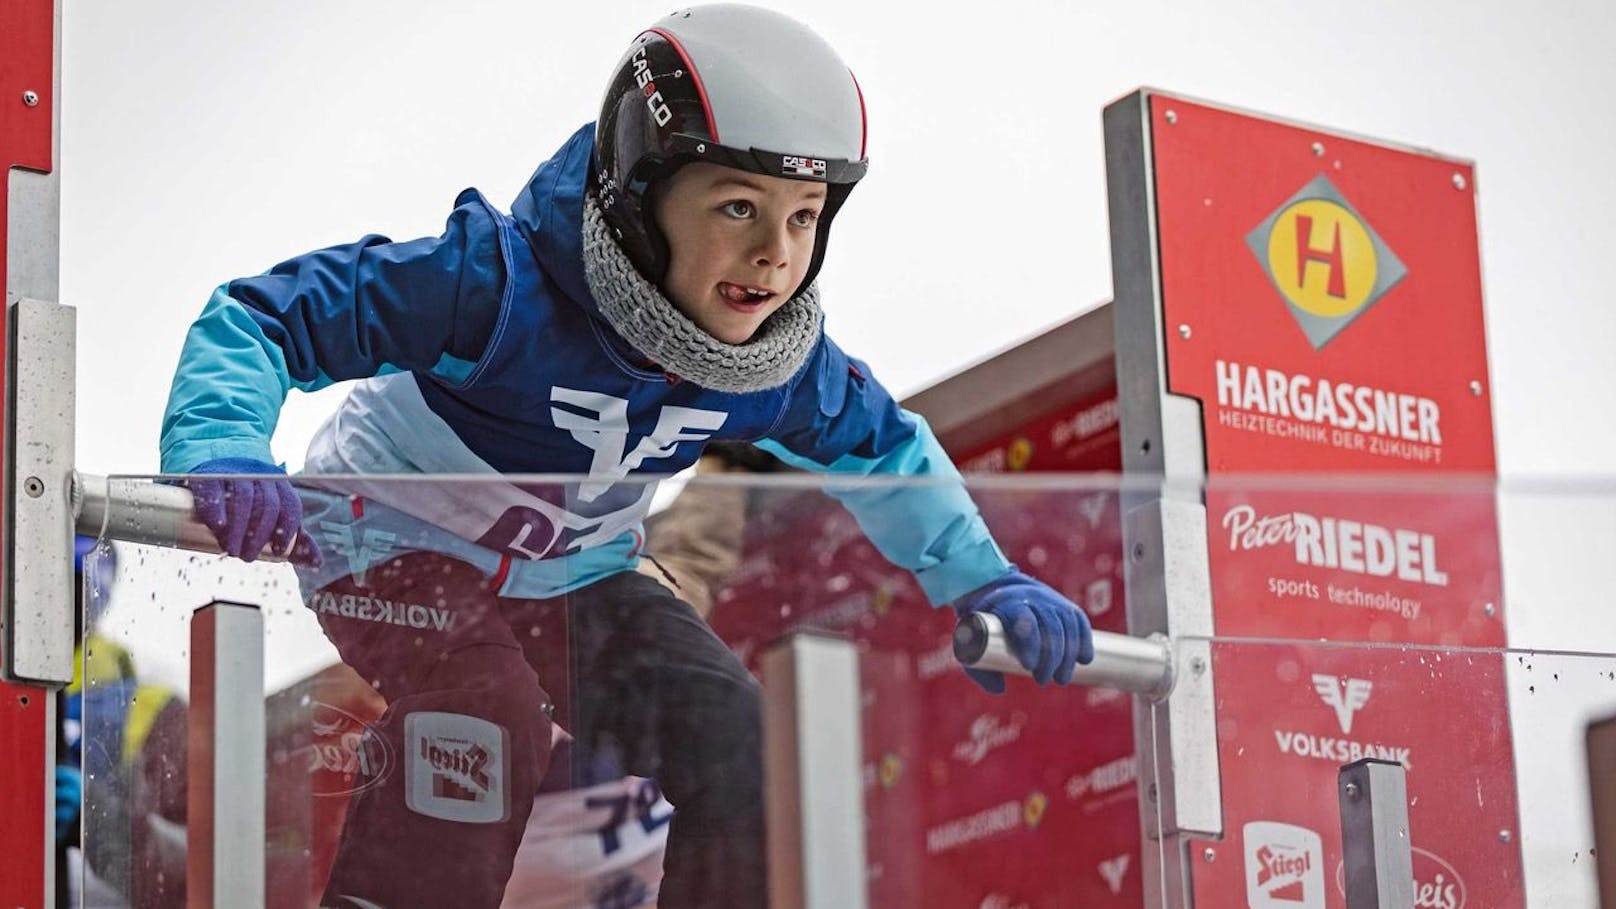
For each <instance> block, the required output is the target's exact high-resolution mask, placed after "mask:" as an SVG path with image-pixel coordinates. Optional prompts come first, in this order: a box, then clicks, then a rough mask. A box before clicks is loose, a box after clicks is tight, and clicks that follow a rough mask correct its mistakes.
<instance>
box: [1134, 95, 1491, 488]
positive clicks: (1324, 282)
mask: <svg viewBox="0 0 1616 909" xmlns="http://www.w3.org/2000/svg"><path fill="white" fill-rule="evenodd" d="M1168 110H1171V111H1172V117H1171V118H1170V119H1169V117H1168V115H1167V112H1168ZM1151 120H1152V141H1153V147H1154V161H1155V181H1156V207H1157V217H1158V221H1157V223H1158V230H1159V241H1160V242H1159V245H1160V250H1161V288H1162V307H1163V316H1164V324H1165V325H1166V326H1167V332H1166V335H1165V338H1164V343H1165V346H1166V355H1167V376H1168V387H1169V389H1170V390H1171V391H1172V392H1174V393H1176V394H1182V395H1188V396H1191V397H1195V398H1198V399H1200V401H1201V402H1202V406H1203V408H1204V414H1205V428H1206V458H1207V467H1208V469H1209V470H1210V471H1211V472H1212V473H1214V474H1218V473H1224V472H1228V471H1273V472H1293V471H1299V470H1300V471H1313V470H1325V471H1334V472H1352V473H1360V472H1385V471H1390V472H1397V473H1406V472H1426V473H1429V472H1442V473H1492V472H1493V470H1494V454H1493V436H1492V417H1491V410H1490V391H1489V387H1488V373H1487V348H1486V338H1485V333H1484V326H1483V321H1482V299H1481V269H1480V260H1479V254H1478V251H1477V250H1478V244H1477V241H1476V206H1475V197H1474V186H1475V175H1474V173H1473V170H1472V168H1471V166H1470V165H1469V164H1465V163H1461V162H1456V161H1452V160H1448V159H1443V158H1439V157H1437V156H1434V155H1428V154H1416V153H1413V152H1408V151H1402V150H1398V149H1393V148H1388V147H1386V146H1383V145H1376V144H1373V143H1369V142H1364V141H1360V140H1355V139H1347V138H1344V137H1341V136H1338V135H1333V134H1326V133H1322V132H1319V131H1317V130H1310V129H1307V128H1304V127H1300V126H1293V125H1289V124H1284V123H1278V122H1274V121H1272V120H1265V119H1261V118H1257V117H1252V116H1249V115H1245V114H1239V113H1234V112H1232V111H1226V110H1220V109H1217V108H1213V107H1207V106H1204V105H1200V104H1195V103H1191V102H1187V101H1184V100H1182V99H1179V98H1169V97H1166V96H1162V95H1157V96H1154V97H1153V98H1152V99H1151Z"/></svg>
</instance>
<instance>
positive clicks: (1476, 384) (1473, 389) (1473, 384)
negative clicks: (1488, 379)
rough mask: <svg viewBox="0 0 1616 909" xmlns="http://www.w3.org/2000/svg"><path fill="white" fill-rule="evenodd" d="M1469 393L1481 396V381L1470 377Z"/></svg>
mask: <svg viewBox="0 0 1616 909" xmlns="http://www.w3.org/2000/svg"><path fill="white" fill-rule="evenodd" d="M1470 393H1471V394H1473V395H1475V396H1476V397H1478V398H1479V397H1481V382H1480V381H1478V380H1476V379H1471V380H1470Z"/></svg>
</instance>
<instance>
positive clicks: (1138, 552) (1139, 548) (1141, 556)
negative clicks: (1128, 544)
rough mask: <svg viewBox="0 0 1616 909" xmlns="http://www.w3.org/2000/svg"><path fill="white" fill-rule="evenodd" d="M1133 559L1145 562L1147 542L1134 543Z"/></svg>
mask: <svg viewBox="0 0 1616 909" xmlns="http://www.w3.org/2000/svg"><path fill="white" fill-rule="evenodd" d="M1133 560H1134V561H1135V562H1143V561H1144V560H1145V544H1143V543H1135V544H1133Z"/></svg>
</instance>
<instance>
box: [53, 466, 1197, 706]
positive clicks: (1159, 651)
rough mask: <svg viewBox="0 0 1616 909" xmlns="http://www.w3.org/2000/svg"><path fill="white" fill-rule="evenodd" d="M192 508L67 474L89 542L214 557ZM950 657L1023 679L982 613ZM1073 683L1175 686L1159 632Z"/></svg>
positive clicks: (1160, 689) (149, 488) (1124, 644)
mask: <svg viewBox="0 0 1616 909" xmlns="http://www.w3.org/2000/svg"><path fill="white" fill-rule="evenodd" d="M191 506H192V500H191V491H190V490H188V489H186V488H185V487H183V486H170V485H167V484H164V483H153V482H151V481H150V480H144V479H128V480H123V479H109V478H107V477H100V476H95V475H93V474H84V473H76V474H74V475H73V514H74V521H75V526H76V527H77V529H78V532H79V533H82V534H86V535H88V536H97V537H99V536H105V537H109V538H111V539H114V540H124V541H127V542H131V543H147V544H151V545H155V546H172V547H175V548H177V549H188V550H192V551H194V552H219V544H218V543H217V542H216V541H215V540H214V539H213V533H212V531H210V530H208V528H207V527H205V526H204V525H203V524H202V523H201V522H200V521H198V520H196V518H195V517H194V516H193V515H192V512H191ZM260 558H262V559H265V560H267V561H285V557H284V556H282V555H280V554H278V553H276V552H274V551H273V549H272V548H271V547H265V549H264V552H263V555H262V556H261V557H260ZM954 655H955V656H956V657H958V658H959V661H960V662H961V663H963V664H964V665H966V666H971V667H973V668H977V669H992V670H998V671H1000V672H1010V673H1016V674H1018V675H1027V674H1028V673H1027V670H1026V669H1024V668H1023V667H1022V665H1021V662H1020V661H1019V660H1017V659H1016V658H1015V655H1014V654H1012V653H1011V652H1010V648H1009V646H1008V644H1007V643H1006V642H1005V637H1004V628H1003V626H1002V625H1000V624H999V619H998V618H997V617H996V616H993V615H990V614H987V613H976V614H974V615H971V616H968V617H966V618H965V619H964V620H962V621H961V622H960V624H959V626H958V627H957V628H956V629H955V630H954ZM1072 681H1073V682H1076V683H1077V684H1080V685H1089V686H1093V687H1097V688H1114V689H1117V690H1119V691H1128V692H1132V693H1134V694H1138V695H1143V696H1144V697H1146V698H1149V699H1151V700H1159V699H1161V698H1164V697H1166V696H1167V693H1168V692H1169V691H1170V690H1172V687H1173V653H1172V648H1171V647H1170V646H1169V644H1168V642H1167V639H1166V638H1165V637H1163V636H1162V635H1159V634H1153V635H1151V636H1150V637H1146V638H1136V637H1130V636H1129V635H1125V634H1116V633H1113V632H1108V631H1096V632H1094V662H1092V663H1090V664H1088V665H1087V666H1078V667H1077V671H1076V672H1075V673H1074V674H1073V675H1072Z"/></svg>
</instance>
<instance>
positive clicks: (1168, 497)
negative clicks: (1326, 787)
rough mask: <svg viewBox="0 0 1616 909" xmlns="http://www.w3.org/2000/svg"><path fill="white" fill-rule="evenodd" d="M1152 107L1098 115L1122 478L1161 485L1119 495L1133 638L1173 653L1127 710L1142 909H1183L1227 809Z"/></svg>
mask: <svg viewBox="0 0 1616 909" xmlns="http://www.w3.org/2000/svg"><path fill="white" fill-rule="evenodd" d="M1150 97H1151V92H1149V91H1139V92H1135V93H1133V94H1131V95H1129V96H1127V97H1126V98H1122V99H1121V100H1118V101H1116V102H1114V103H1112V104H1111V105H1109V106H1108V107H1106V109H1105V115H1104V126H1105V170H1106V186H1107V199H1108V202H1109V206H1110V215H1111V281H1112V288H1113V302H1112V306H1113V307H1114V308H1115V310H1116V312H1115V320H1114V321H1115V325H1116V363H1117V404H1118V410H1119V412H1120V416H1121V423H1122V462H1123V469H1124V470H1125V471H1126V472H1127V473H1128V474H1129V475H1132V476H1138V477H1148V478H1152V479H1153V480H1155V481H1156V486H1155V488H1147V487H1143V486H1137V485H1129V486H1127V487H1125V488H1124V490H1123V496H1122V503H1123V525H1122V530H1123V546H1124V548H1125V552H1126V558H1127V561H1126V563H1125V565H1126V573H1125V580H1126V582H1127V591H1128V631H1129V633H1130V634H1132V635H1136V636H1148V635H1164V636H1166V637H1167V638H1168V639H1170V640H1172V641H1173V642H1174V653H1173V661H1174V669H1173V671H1174V676H1175V681H1174V683H1173V688H1172V691H1171V693H1170V694H1169V695H1168V697H1167V698H1166V700H1165V701H1162V702H1159V703H1155V702H1145V701H1136V702H1135V704H1134V741H1135V742H1136V743H1137V747H1138V749H1139V752H1140V755H1139V757H1140V761H1139V766H1140V773H1139V785H1140V790H1141V794H1142V796H1143V797H1142V798H1141V799H1140V821H1141V824H1142V826H1143V828H1144V831H1145V835H1146V837H1147V838H1149V839H1159V840H1160V841H1161V844H1162V845H1161V848H1160V849H1145V850H1144V861H1143V866H1144V868H1143V871H1144V881H1145V904H1146V905H1147V906H1150V907H1152V909H1158V907H1166V909H1189V907H1190V906H1192V905H1193V902H1194V898H1193V892H1192V882H1191V879H1190V875H1191V869H1192V868H1193V867H1194V865H1193V864H1192V863H1191V861H1190V857H1189V853H1188V848H1189V842H1190V840H1192V839H1196V838H1216V837H1218V836H1220V835H1221V834H1222V831H1223V796H1222V789H1221V784H1220V775H1219V771H1218V749H1217V726H1216V715H1215V711H1214V705H1215V704H1216V697H1215V694H1214V690H1213V682H1212V678H1213V672H1212V666H1211V662H1212V653H1211V645H1210V643H1209V640H1208V639H1209V638H1210V637H1211V635H1212V597H1211V570H1210V566H1209V562H1208V558H1207V549H1206V507H1205V504H1204V500H1203V496H1202V482H1203V480H1204V477H1205V472H1206V455H1205V442H1204V438H1203V435H1202V427H1201V409H1200V402H1199V401H1196V400H1194V399H1193V398H1186V397H1182V396H1180V395H1175V394H1172V393H1171V392H1170V391H1169V390H1168V387H1167V373H1166V355H1165V350H1164V341H1163V339H1164V337H1165V334H1166V331H1165V327H1164V322H1163V314H1162V299H1161V272H1160V262H1159V260H1158V248H1159V247H1158V245H1157V236H1156V234H1157V225H1156V186H1155V162H1154V160H1153V158H1152V152H1151V147H1152V146H1151V122H1150Z"/></svg>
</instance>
